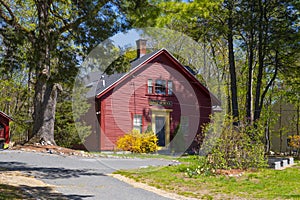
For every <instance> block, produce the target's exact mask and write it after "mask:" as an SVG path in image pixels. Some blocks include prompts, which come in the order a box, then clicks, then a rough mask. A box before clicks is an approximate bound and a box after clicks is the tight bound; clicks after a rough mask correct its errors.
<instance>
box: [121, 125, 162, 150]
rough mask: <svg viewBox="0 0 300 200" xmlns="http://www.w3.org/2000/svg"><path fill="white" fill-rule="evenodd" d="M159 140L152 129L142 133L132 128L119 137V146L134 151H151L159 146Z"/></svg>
mask: <svg viewBox="0 0 300 200" xmlns="http://www.w3.org/2000/svg"><path fill="white" fill-rule="evenodd" d="M157 140H158V139H157V137H156V135H155V134H154V133H153V132H152V131H147V132H145V133H140V132H139V131H138V130H132V131H131V132H130V133H127V134H125V135H124V136H122V137H121V138H119V139H118V141H117V148H118V149H120V150H123V151H131V152H133V153H151V152H155V151H156V150H157V148H158V146H157Z"/></svg>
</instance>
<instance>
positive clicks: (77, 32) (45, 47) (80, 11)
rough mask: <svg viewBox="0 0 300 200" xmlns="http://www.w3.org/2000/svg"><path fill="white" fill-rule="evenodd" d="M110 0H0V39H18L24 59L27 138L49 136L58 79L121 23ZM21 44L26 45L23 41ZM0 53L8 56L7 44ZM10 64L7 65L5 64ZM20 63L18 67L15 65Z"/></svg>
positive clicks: (70, 75) (67, 78) (69, 75)
mask: <svg viewBox="0 0 300 200" xmlns="http://www.w3.org/2000/svg"><path fill="white" fill-rule="evenodd" d="M121 4H122V2H121V1H118V0H114V1H108V0H97V1H96V0H85V1H81V0H69V1H60V0H26V1H20V0H15V1H6V0H0V20H1V21H0V34H1V35H2V36H3V41H2V42H3V43H5V42H6V43H9V44H17V45H18V48H21V49H23V50H24V51H25V52H24V54H26V55H27V56H26V60H22V59H14V61H15V62H16V63H17V67H18V66H20V65H22V63H26V65H27V66H26V67H27V68H28V70H29V71H30V76H31V80H30V82H31V84H32V88H33V91H34V97H33V131H32V134H30V136H29V139H31V141H40V140H44V141H46V142H47V141H49V142H50V143H52V144H55V141H54V121H55V108H56V102H57V95H58V91H59V90H61V89H62V88H61V84H60V83H61V82H72V81H73V80H74V76H75V75H76V73H77V70H78V69H77V66H78V64H79V62H80V60H81V59H83V58H84V55H85V54H86V53H87V52H89V51H90V50H91V49H92V48H93V47H94V46H95V45H96V44H97V43H99V42H100V41H102V40H104V39H106V38H108V37H109V36H111V35H113V34H114V33H116V32H117V31H120V30H122V29H123V28H124V27H125V26H124V25H125V24H126V22H125V21H124V18H123V17H122V15H120V13H118V8H119V6H120V5H121ZM23 45H26V48H25V46H23ZM3 54H4V55H3V57H4V58H11V57H12V54H11V52H10V51H8V49H5V51H4V53H3ZM6 66H9V65H6ZM20 69H21V68H20Z"/></svg>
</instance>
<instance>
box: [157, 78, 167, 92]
mask: <svg viewBox="0 0 300 200" xmlns="http://www.w3.org/2000/svg"><path fill="white" fill-rule="evenodd" d="M155 93H156V94H162V95H165V94H166V81H165V80H161V79H157V80H156V81H155Z"/></svg>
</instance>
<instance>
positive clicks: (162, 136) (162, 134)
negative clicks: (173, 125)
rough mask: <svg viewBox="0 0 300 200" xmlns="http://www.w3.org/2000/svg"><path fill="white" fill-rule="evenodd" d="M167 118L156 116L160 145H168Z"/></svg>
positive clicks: (156, 131)
mask: <svg viewBox="0 0 300 200" xmlns="http://www.w3.org/2000/svg"><path fill="white" fill-rule="evenodd" d="M165 127H166V118H165V117H160V116H156V117H155V134H156V136H157V138H158V142H157V143H158V146H160V147H164V146H166V129H165Z"/></svg>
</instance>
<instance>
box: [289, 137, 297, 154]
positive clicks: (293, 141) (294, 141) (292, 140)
mask: <svg viewBox="0 0 300 200" xmlns="http://www.w3.org/2000/svg"><path fill="white" fill-rule="evenodd" d="M288 138H289V139H290V142H289V145H290V146H291V147H293V148H295V149H297V153H298V156H299V151H300V135H290V136H289V137H288Z"/></svg>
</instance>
